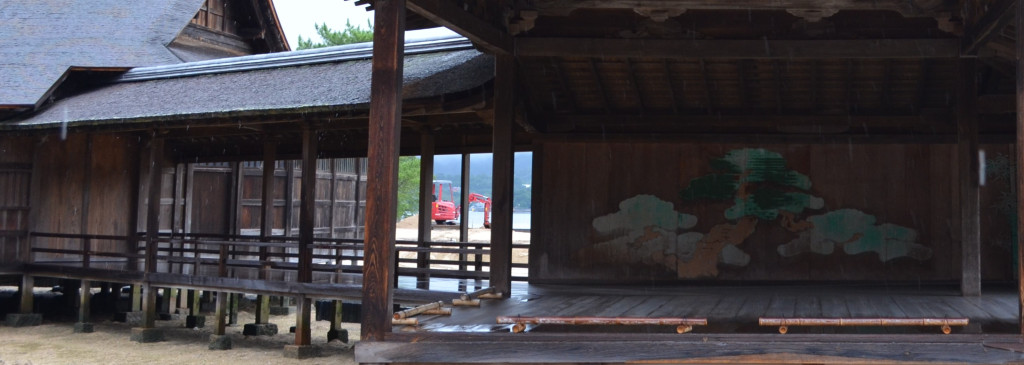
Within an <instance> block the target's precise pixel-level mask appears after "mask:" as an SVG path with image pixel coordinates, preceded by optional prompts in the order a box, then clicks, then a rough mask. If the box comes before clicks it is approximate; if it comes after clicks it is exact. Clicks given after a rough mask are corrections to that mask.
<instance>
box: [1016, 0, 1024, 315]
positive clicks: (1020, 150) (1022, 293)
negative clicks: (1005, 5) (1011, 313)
mask: <svg viewBox="0 0 1024 365" xmlns="http://www.w3.org/2000/svg"><path fill="white" fill-rule="evenodd" d="M1022 6H1024V0H1020V1H1017V24H1016V25H1017V141H1016V142H1017V143H1016V149H1017V150H1016V163H1017V165H1016V166H1017V201H1018V203H1017V232H1024V204H1021V203H1019V202H1024V168H1022V167H1024V9H1022V8H1021V7H1022ZM1022 243H1024V235H1022V234H1020V233H1018V234H1017V242H1015V245H1016V247H1017V284H1018V286H1017V287H1018V295H1017V299H1018V309H1019V310H1018V313H1019V314H1018V319H1019V321H1020V329H1021V334H1024V249H1021V248H1022V247H1024V244H1022Z"/></svg>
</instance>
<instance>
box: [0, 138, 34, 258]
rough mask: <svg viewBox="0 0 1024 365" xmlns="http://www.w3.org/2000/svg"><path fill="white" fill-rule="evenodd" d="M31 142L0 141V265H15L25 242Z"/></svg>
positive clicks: (23, 139)
mask: <svg viewBox="0 0 1024 365" xmlns="http://www.w3.org/2000/svg"><path fill="white" fill-rule="evenodd" d="M32 142H33V141H32V139H30V138H10V137H9V138H4V139H0V264H10V263H14V262H16V261H17V260H18V257H19V253H20V249H21V248H22V247H23V245H24V243H25V242H26V240H27V238H28V235H27V233H28V221H29V219H28V218H29V199H30V196H31V195H30V192H31V190H32V189H31V183H32V155H33V149H34V145H33V143H32Z"/></svg>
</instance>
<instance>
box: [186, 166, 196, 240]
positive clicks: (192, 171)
mask: <svg viewBox="0 0 1024 365" xmlns="http://www.w3.org/2000/svg"><path fill="white" fill-rule="evenodd" d="M195 177H196V166H195V165H193V164H187V165H186V166H185V233H192V197H193V196H194V193H195V187H196V179H195Z"/></svg>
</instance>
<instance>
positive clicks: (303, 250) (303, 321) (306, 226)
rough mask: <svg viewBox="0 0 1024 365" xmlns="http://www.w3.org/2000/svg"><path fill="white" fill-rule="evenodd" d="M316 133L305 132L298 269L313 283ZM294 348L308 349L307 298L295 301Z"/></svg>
mask: <svg viewBox="0 0 1024 365" xmlns="http://www.w3.org/2000/svg"><path fill="white" fill-rule="evenodd" d="M316 157H317V131H316V130H313V129H312V128H311V127H309V126H303V128H302V181H301V186H300V189H299V190H300V195H299V266H298V270H299V272H298V281H299V282H300V283H310V282H312V281H313V224H314V219H315V218H316V217H315V214H316V173H317V164H316ZM296 300H297V303H296V305H297V306H298V308H297V309H296V311H297V313H296V315H297V316H296V324H295V345H296V346H309V345H310V344H311V342H310V328H309V326H310V313H311V311H310V306H311V305H312V301H311V300H310V299H309V298H307V297H304V296H303V297H298V298H296Z"/></svg>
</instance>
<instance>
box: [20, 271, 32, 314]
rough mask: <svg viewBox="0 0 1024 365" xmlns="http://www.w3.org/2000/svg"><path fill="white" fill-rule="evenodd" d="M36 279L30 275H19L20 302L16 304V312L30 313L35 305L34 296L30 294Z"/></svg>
mask: <svg viewBox="0 0 1024 365" xmlns="http://www.w3.org/2000/svg"><path fill="white" fill-rule="evenodd" d="M35 283H36V280H35V278H34V277H32V276H30V275H22V276H21V303H20V304H19V306H18V312H19V313H21V314H30V313H32V308H33V306H34V305H35V302H34V301H33V300H34V297H33V295H32V291H33V289H35Z"/></svg>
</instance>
